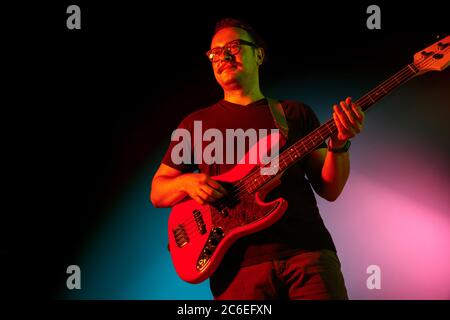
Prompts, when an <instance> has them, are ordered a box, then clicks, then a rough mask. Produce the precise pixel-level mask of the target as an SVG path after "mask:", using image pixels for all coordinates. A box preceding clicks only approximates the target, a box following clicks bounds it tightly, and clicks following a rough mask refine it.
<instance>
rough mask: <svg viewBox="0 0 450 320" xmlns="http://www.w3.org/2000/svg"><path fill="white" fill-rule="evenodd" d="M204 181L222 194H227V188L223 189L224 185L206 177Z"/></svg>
mask: <svg viewBox="0 0 450 320" xmlns="http://www.w3.org/2000/svg"><path fill="white" fill-rule="evenodd" d="M206 183H207V184H208V185H209V186H211V187H213V188H214V189H215V190H217V191H219V192H220V193H223V194H227V190H225V188H224V187H222V185H221V184H220V183H218V182H217V181H215V180H213V179H208V180H206Z"/></svg>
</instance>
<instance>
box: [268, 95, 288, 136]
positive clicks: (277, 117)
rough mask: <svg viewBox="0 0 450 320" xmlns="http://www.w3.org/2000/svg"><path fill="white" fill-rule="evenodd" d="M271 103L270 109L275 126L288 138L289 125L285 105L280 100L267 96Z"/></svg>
mask: <svg viewBox="0 0 450 320" xmlns="http://www.w3.org/2000/svg"><path fill="white" fill-rule="evenodd" d="M267 102H268V103H269V109H270V112H271V113H272V116H273V120H274V122H275V126H276V127H277V128H278V129H279V130H280V131H281V134H282V135H283V137H284V138H285V139H286V140H287V138H288V133H289V127H288V124H287V120H286V115H285V114H284V110H283V106H282V105H281V103H280V102H279V101H278V100H275V99H271V98H267Z"/></svg>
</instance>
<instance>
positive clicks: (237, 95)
mask: <svg viewBox="0 0 450 320" xmlns="http://www.w3.org/2000/svg"><path fill="white" fill-rule="evenodd" d="M261 99H264V95H263V94H262V93H261V89H260V88H259V85H258V84H256V85H254V86H250V87H247V88H245V87H241V86H236V87H234V88H226V89H224V100H225V101H228V102H231V103H235V104H240V105H243V106H246V105H248V104H250V103H252V102H255V101H258V100H261Z"/></svg>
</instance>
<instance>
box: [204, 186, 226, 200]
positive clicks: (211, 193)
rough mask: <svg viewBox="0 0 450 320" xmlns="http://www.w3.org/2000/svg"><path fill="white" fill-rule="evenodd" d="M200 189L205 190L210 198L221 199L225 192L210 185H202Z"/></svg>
mask: <svg viewBox="0 0 450 320" xmlns="http://www.w3.org/2000/svg"><path fill="white" fill-rule="evenodd" d="M200 189H201V190H202V191H203V192H205V193H206V194H207V195H208V196H209V197H210V198H214V199H220V198H222V197H223V193H221V192H219V191H217V190H215V189H213V188H211V187H209V186H201V187H200Z"/></svg>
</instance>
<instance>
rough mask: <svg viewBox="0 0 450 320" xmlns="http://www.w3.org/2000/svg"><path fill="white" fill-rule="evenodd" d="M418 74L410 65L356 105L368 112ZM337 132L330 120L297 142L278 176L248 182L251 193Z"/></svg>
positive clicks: (283, 157) (284, 156)
mask: <svg viewBox="0 0 450 320" xmlns="http://www.w3.org/2000/svg"><path fill="white" fill-rule="evenodd" d="M418 72H419V70H418V69H417V67H416V66H415V65H414V64H413V63H412V64H408V65H407V66H406V67H404V68H403V69H402V70H400V71H399V72H397V73H396V74H394V75H393V76H391V77H390V78H389V79H387V80H386V81H384V82H383V83H381V84H380V85H378V86H377V87H375V88H374V89H373V90H371V91H370V92H368V93H367V94H365V95H364V96H363V97H361V98H360V99H358V100H357V101H356V102H355V103H356V104H357V105H359V106H360V107H361V109H362V110H363V111H366V110H368V109H369V108H370V107H372V106H373V105H374V104H375V103H376V102H378V101H379V100H381V99H382V98H383V97H385V96H386V95H387V94H389V93H390V92H392V91H393V90H394V89H396V88H398V87H399V86H400V85H402V84H403V83H405V82H407V81H408V80H410V79H411V78H413V77H414V76H415V75H416V74H417V73H418ZM336 132H337V128H336V125H335V123H334V120H333V119H330V120H328V121H327V122H325V123H324V124H323V125H321V126H320V127H318V128H317V129H315V130H314V131H312V132H310V133H309V134H308V135H306V136H305V137H303V138H302V139H300V140H298V141H297V142H295V143H294V144H293V145H292V146H290V147H289V148H288V149H286V150H284V151H283V152H282V153H281V154H280V155H279V156H278V171H277V172H276V174H274V175H259V176H258V177H257V178H256V179H255V177H252V180H251V181H248V184H249V185H250V186H251V187H250V191H256V190H258V189H259V188H260V187H261V186H263V185H264V184H266V183H267V182H269V180H272V178H274V177H275V176H277V175H278V174H280V173H282V172H284V171H285V170H287V169H288V168H289V167H291V166H292V165H294V164H295V163H296V162H298V161H299V160H300V159H302V158H303V157H304V156H306V155H307V154H308V153H310V152H311V151H313V150H314V149H316V148H317V147H318V146H319V145H320V144H322V143H323V142H324V141H325V140H326V139H328V138H329V137H330V136H331V135H333V134H335V133H336ZM272 163H273V161H272Z"/></svg>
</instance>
